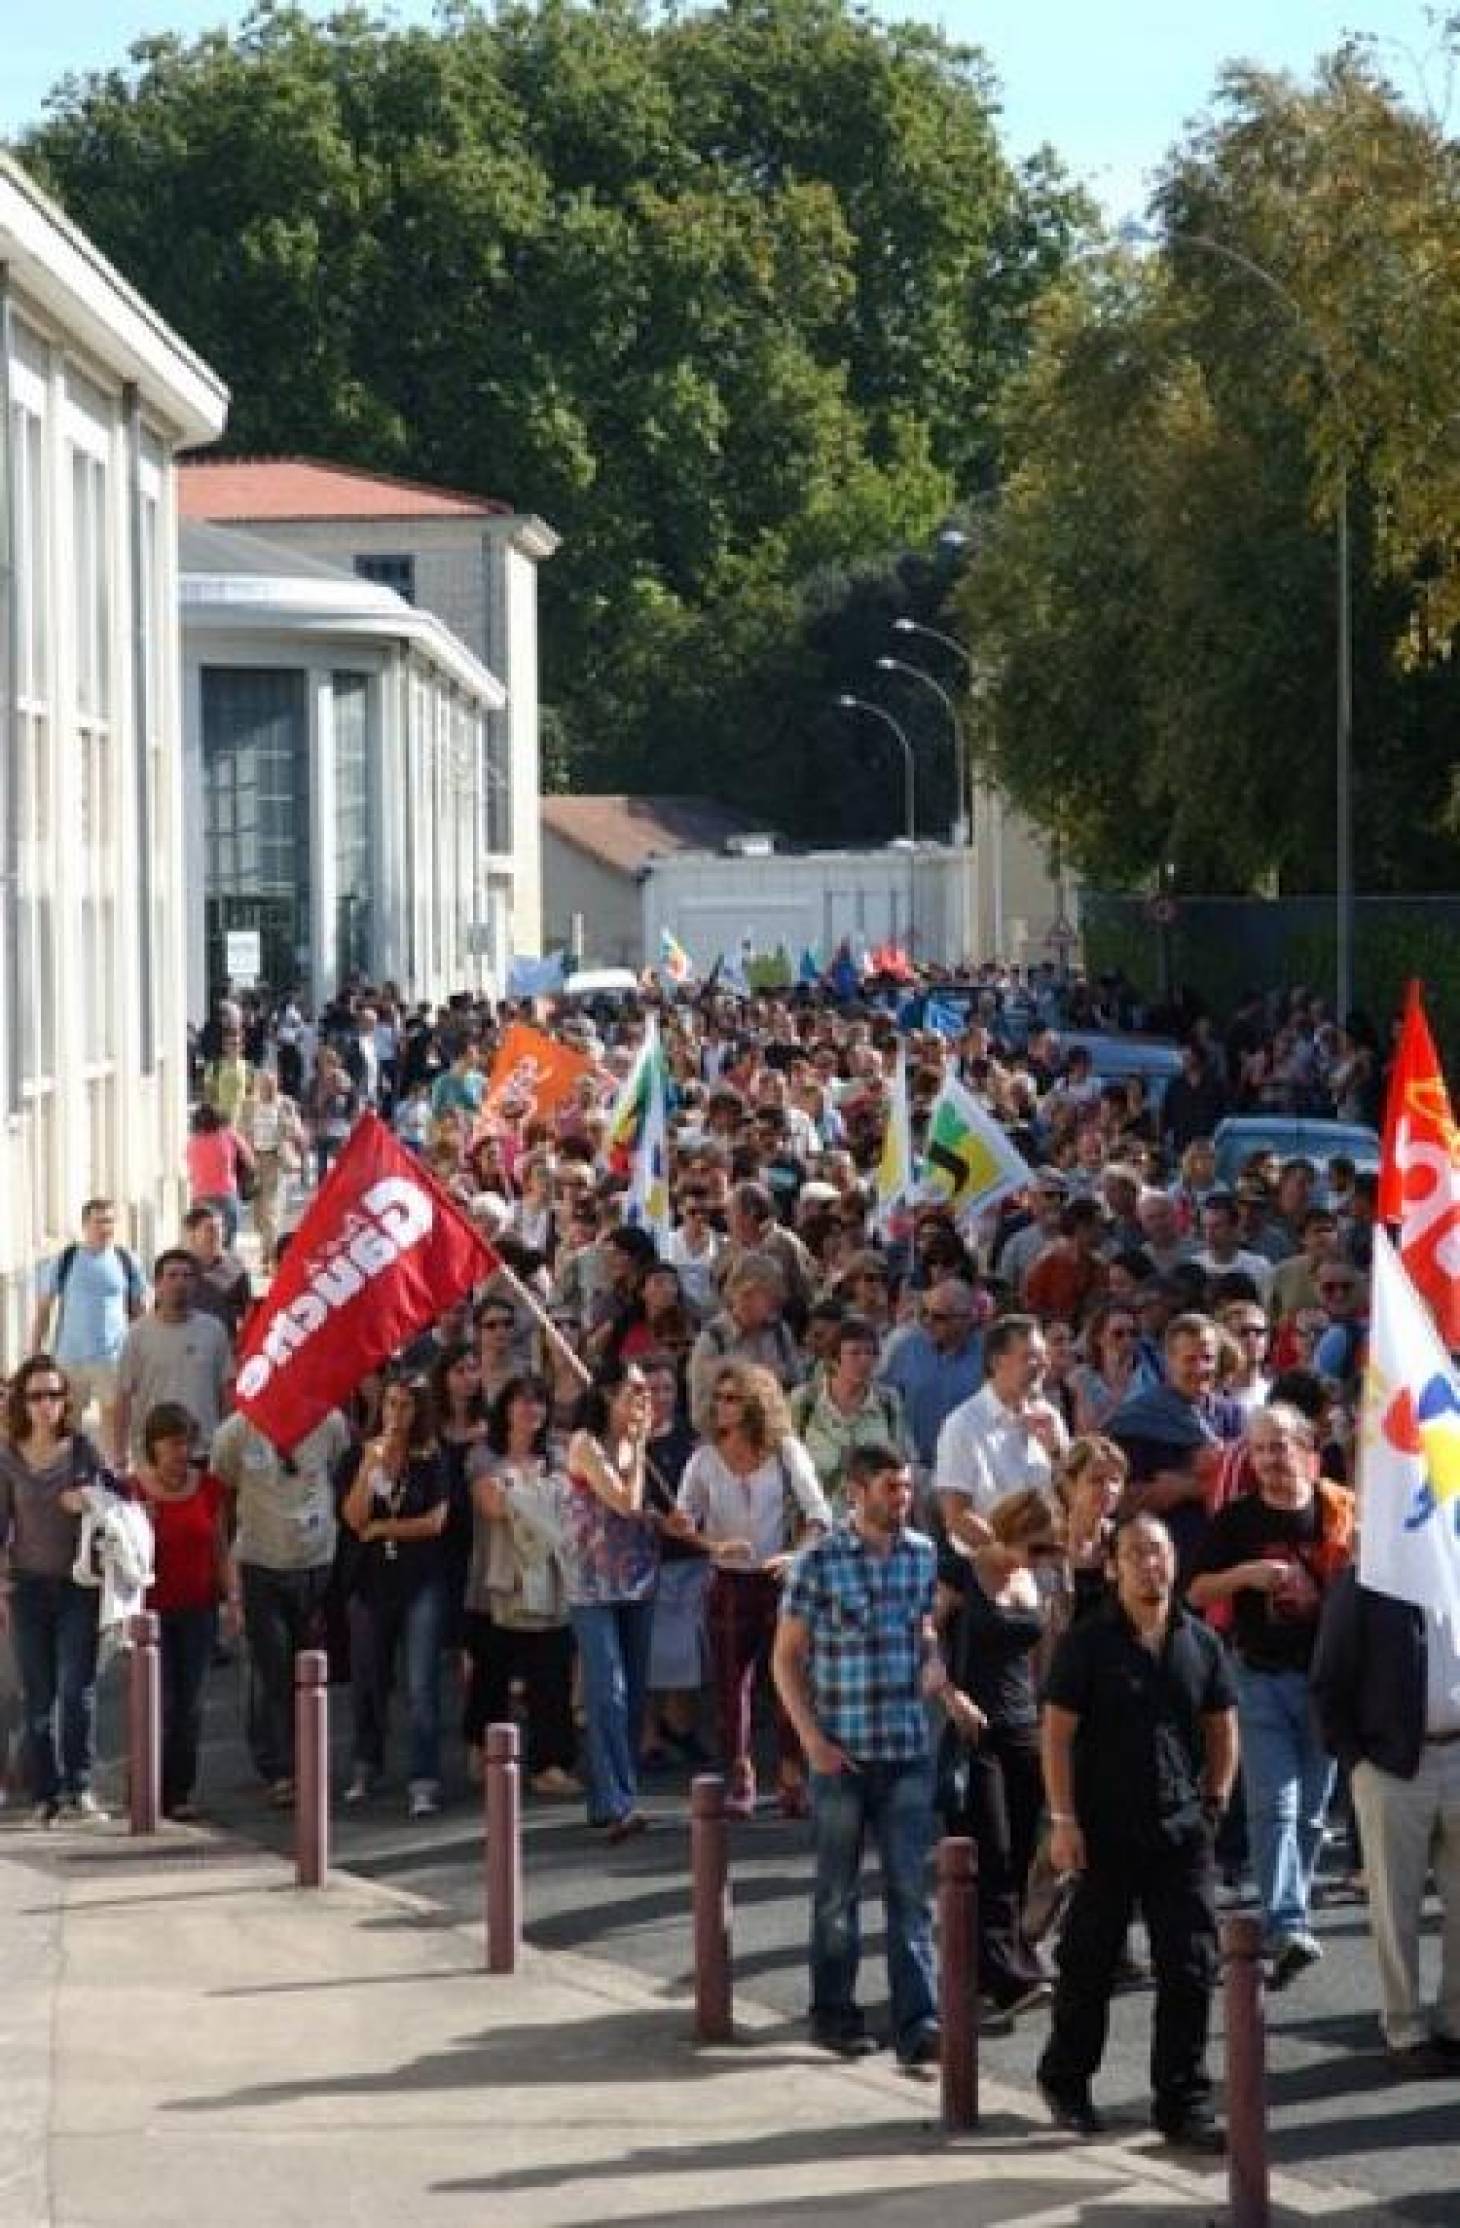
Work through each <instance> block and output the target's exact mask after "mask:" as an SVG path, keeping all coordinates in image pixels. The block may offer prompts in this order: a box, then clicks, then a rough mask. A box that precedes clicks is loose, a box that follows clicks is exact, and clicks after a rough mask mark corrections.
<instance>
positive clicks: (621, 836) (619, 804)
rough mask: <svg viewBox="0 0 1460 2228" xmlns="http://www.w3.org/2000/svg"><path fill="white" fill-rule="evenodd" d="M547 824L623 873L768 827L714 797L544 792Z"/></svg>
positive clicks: (715, 847)
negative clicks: (595, 795) (660, 859)
mask: <svg viewBox="0 0 1460 2228" xmlns="http://www.w3.org/2000/svg"><path fill="white" fill-rule="evenodd" d="M542 824H543V827H544V829H545V830H546V831H547V832H548V833H549V834H550V835H555V836H559V837H560V838H561V839H562V841H563V842H564V843H571V844H572V845H573V847H574V849H575V850H578V851H586V852H587V853H588V855H589V857H590V858H594V859H597V860H598V861H599V863H600V864H601V865H603V866H608V867H616V868H617V869H618V870H619V872H620V873H622V874H637V872H638V870H639V868H640V867H641V866H643V865H644V864H645V862H646V861H647V860H649V859H652V858H665V857H668V856H670V855H672V854H673V853H674V852H677V851H718V850H719V849H720V847H721V845H722V844H723V843H724V842H725V839H726V838H727V836H735V835H752V834H758V833H760V832H762V831H763V830H764V829H765V822H764V820H751V819H748V818H747V817H746V815H745V814H744V813H743V812H737V811H736V810H735V809H734V807H733V806H731V805H722V804H717V803H716V801H715V799H714V798H713V797H544V798H543V800H542Z"/></svg>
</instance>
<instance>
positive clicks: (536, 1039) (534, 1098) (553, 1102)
mask: <svg viewBox="0 0 1460 2228" xmlns="http://www.w3.org/2000/svg"><path fill="white" fill-rule="evenodd" d="M593 1072H594V1069H593V1062H592V1061H591V1060H590V1059H589V1058H588V1056H587V1055H586V1053H582V1052H578V1051H575V1050H574V1048H573V1046H572V1045H569V1044H559V1043H558V1042H557V1040H556V1039H555V1038H553V1037H548V1036H544V1034H543V1032H542V1030H541V1029H533V1028H530V1027H529V1026H528V1024H527V1023H526V1022H525V1021H514V1022H513V1023H512V1025H511V1027H510V1028H509V1029H508V1031H507V1034H506V1035H505V1036H504V1037H503V1039H502V1042H501V1044H500V1045H499V1046H498V1048H497V1057H496V1059H495V1060H494V1061H493V1062H492V1073H491V1078H490V1080H489V1082H488V1084H487V1095H486V1097H485V1098H484V1099H483V1101H482V1116H483V1118H485V1117H487V1116H488V1115H492V1114H496V1113H498V1112H499V1111H500V1110H501V1107H502V1104H503V1101H504V1100H506V1099H512V1100H515V1101H516V1102H517V1103H518V1104H519V1105H521V1106H525V1107H526V1108H527V1110H528V1112H529V1114H537V1115H543V1114H551V1113H552V1111H553V1109H554V1108H555V1107H558V1106H561V1105H562V1103H563V1100H564V1099H565V1098H566V1097H567V1096H568V1093H569V1092H570V1091H571V1090H572V1088H573V1086H574V1084H575V1083H576V1082H577V1081H578V1078H579V1077H580V1076H582V1075H592V1074H593Z"/></svg>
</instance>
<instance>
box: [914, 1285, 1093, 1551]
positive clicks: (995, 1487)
mask: <svg viewBox="0 0 1460 2228" xmlns="http://www.w3.org/2000/svg"><path fill="white" fill-rule="evenodd" d="M1048 1361H1049V1350H1048V1348H1047V1347H1046V1345H1045V1342H1044V1333H1043V1331H1042V1330H1041V1329H1040V1327H1039V1321H1038V1318H1037V1317H1036V1316H1033V1315H1005V1316H1001V1317H1000V1319H999V1320H998V1322H996V1323H993V1324H991V1325H990V1327H989V1329H988V1330H987V1331H986V1332H985V1333H984V1364H985V1367H986V1368H987V1370H988V1382H987V1383H986V1384H985V1385H984V1386H983V1387H982V1389H981V1390H980V1391H978V1392H976V1393H975V1394H974V1395H973V1397H972V1399H971V1400H965V1401H964V1402H963V1403H962V1405H961V1406H959V1407H957V1408H955V1409H954V1411H953V1413H952V1415H951V1416H950V1417H949V1418H948V1421H947V1422H946V1423H945V1424H944V1426H943V1428H942V1430H941V1431H940V1432H939V1434H938V1454H937V1460H936V1462H935V1463H934V1466H933V1489H934V1491H935V1493H936V1494H937V1497H938V1507H939V1510H940V1512H941V1514H942V1518H943V1522H944V1524H945V1525H946V1527H947V1530H948V1536H949V1538H950V1539H951V1540H953V1542H954V1543H955V1544H956V1545H960V1546H963V1547H965V1548H974V1547H979V1546H982V1545H983V1544H984V1542H986V1541H987V1540H988V1539H990V1538H991V1537H992V1534H991V1532H990V1529H989V1525H988V1521H987V1518H988V1512H989V1510H990V1509H991V1508H992V1507H993V1505H994V1503H995V1502H996V1501H999V1500H1002V1499H1003V1497H1004V1495H1005V1494H1006V1493H1017V1492H1020V1491H1021V1490H1022V1489H1023V1488H1025V1487H1027V1486H1033V1487H1035V1488H1036V1489H1037V1490H1038V1491H1040V1492H1042V1493H1050V1492H1052V1491H1053V1487H1054V1466H1055V1463H1056V1462H1057V1461H1058V1460H1059V1459H1060V1457H1061V1456H1062V1455H1063V1454H1064V1453H1065V1450H1066V1448H1067V1447H1068V1445H1069V1433H1068V1432H1067V1431H1066V1430H1065V1426H1064V1419H1063V1417H1062V1416H1061V1415H1060V1413H1059V1411H1058V1410H1057V1409H1056V1408H1055V1407H1053V1406H1052V1404H1051V1403H1050V1402H1049V1401H1047V1400H1046V1399H1045V1398H1044V1372H1045V1369H1046V1366H1047V1364H1048Z"/></svg>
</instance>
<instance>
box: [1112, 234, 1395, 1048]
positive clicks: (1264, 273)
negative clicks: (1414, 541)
mask: <svg viewBox="0 0 1460 2228" xmlns="http://www.w3.org/2000/svg"><path fill="white" fill-rule="evenodd" d="M1121 237H1122V238H1123V239H1124V240H1127V241H1129V242H1131V243H1132V244H1135V245H1146V246H1152V247H1163V248H1165V249H1166V251H1167V252H1168V253H1174V252H1175V250H1176V249H1177V248H1196V249H1198V250H1199V251H1200V252H1201V253H1203V254H1206V255H1215V256H1217V257H1219V258H1220V259H1221V260H1222V261H1223V262H1226V263H1231V264H1233V265H1234V266H1235V267H1236V269H1237V270H1239V271H1244V272H1245V273H1246V274H1247V276H1248V278H1251V279H1255V280H1256V281H1257V283H1258V285H1259V286H1262V287H1265V288H1266V290H1267V292H1268V293H1269V294H1271V295H1272V296H1273V298H1274V300H1276V301H1279V302H1281V303H1282V306H1283V308H1284V309H1285V310H1286V311H1287V313H1288V315H1289V316H1290V317H1291V318H1292V320H1293V322H1294V324H1295V325H1296V326H1297V328H1298V330H1299V332H1300V333H1301V334H1302V335H1303V337H1304V339H1305V340H1306V341H1307V343H1308V346H1309V347H1310V348H1311V350H1312V352H1313V356H1314V358H1315V360H1316V362H1317V363H1318V365H1319V368H1320V369H1321V371H1322V373H1323V376H1324V378H1325V379H1326V380H1327V381H1328V387H1329V392H1330V393H1331V395H1332V396H1333V405H1334V410H1335V412H1336V414H1337V418H1338V429H1339V446H1338V485H1337V489H1336V496H1335V503H1334V565H1335V570H1336V573H1337V576H1338V578H1337V594H1338V611H1337V639H1336V643H1335V648H1334V658H1335V663H1336V666H1337V672H1336V674H1335V677H1334V726H1333V790H1334V840H1333V866H1334V877H1333V878H1334V884H1335V890H1334V897H1335V904H1336V908H1337V912H1336V918H1335V921H1334V970H1333V972H1334V1004H1335V1008H1336V1018H1337V1019H1338V1021H1339V1022H1340V1023H1342V1022H1343V1021H1344V1020H1345V1018H1346V1017H1347V1014H1348V1012H1349V1008H1350V1007H1351V1005H1352V1003H1353V928H1354V853H1353V843H1354V829H1353V719H1354V651H1353V582H1352V568H1351V562H1350V554H1349V516H1348V457H1349V445H1348V413H1347V410H1346V408H1345V405H1344V393H1343V382H1342V380H1341V379H1340V378H1339V375H1338V370H1337V367H1336V366H1335V364H1334V361H1333V358H1332V356H1331V355H1330V354H1329V351H1328V349H1327V347H1326V346H1325V344H1324V341H1323V338H1322V336H1321V334H1320V333H1319V331H1318V329H1317V327H1316V326H1315V325H1314V323H1313V321H1312V319H1311V318H1310V317H1309V315H1308V312H1307V311H1306V310H1305V309H1304V307H1303V305H1302V303H1301V302H1300V301H1299V300H1298V298H1297V296H1296V295H1295V294H1293V293H1291V292H1290V291H1289V289H1288V288H1287V287H1286V286H1284V284H1283V282H1282V280H1281V279H1280V278H1277V277H1275V276H1274V274H1273V273H1272V272H1271V271H1269V270H1268V268H1267V266H1266V265H1265V264H1263V263H1259V262H1257V261H1256V259H1255V258H1254V257H1252V256H1250V255H1248V254H1247V253H1246V252H1245V250H1244V249H1242V248H1234V247H1229V246H1228V245H1227V242H1226V241H1225V240H1214V239H1212V238H1210V237H1209V235H1208V234H1206V233H1204V232H1178V233H1175V234H1172V233H1164V234H1162V233H1154V232H1150V231H1148V230H1147V229H1146V227H1145V226H1144V225H1138V224H1132V225H1124V226H1122V228H1121Z"/></svg>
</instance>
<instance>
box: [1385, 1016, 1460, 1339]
mask: <svg viewBox="0 0 1460 2228" xmlns="http://www.w3.org/2000/svg"><path fill="white" fill-rule="evenodd" d="M1379 1215H1380V1219H1381V1220H1382V1221H1384V1222H1388V1223H1392V1224H1395V1225H1397V1228H1398V1233H1399V1254H1400V1258H1401V1260H1402V1261H1403V1263H1404V1266H1405V1268H1406V1269H1407V1270H1408V1271H1409V1274H1410V1277H1411V1279H1412V1281H1413V1282H1414V1284H1415V1285H1416V1286H1417V1287H1418V1289H1419V1291H1420V1292H1421V1293H1422V1294H1423V1295H1424V1297H1425V1299H1426V1300H1428V1302H1429V1304H1430V1307H1431V1309H1432V1310H1433V1312H1434V1318H1435V1323H1436V1326H1437V1328H1438V1330H1439V1333H1440V1336H1441V1338H1443V1340H1444V1341H1445V1344H1446V1345H1447V1346H1448V1347H1450V1348H1451V1350H1452V1351H1453V1350H1455V1349H1456V1348H1460V1132H1457V1130H1456V1128H1455V1117H1454V1115H1453V1113H1452V1112H1451V1110H1450V1094H1449V1092H1448V1091H1447V1090H1446V1088H1445V1077H1444V1073H1443V1071H1442V1069H1441V1067H1440V1061H1439V1055H1438V1054H1437V1053H1436V1051H1435V1040H1434V1038H1433V1037H1432V1036H1431V1035H1430V1025H1429V1023H1428V1022H1427V1021H1426V1019H1425V1012H1424V1005H1423V1002H1422V1000H1421V997H1420V988H1419V984H1418V983H1417V982H1412V983H1411V984H1410V985H1409V990H1408V994H1407V996H1406V999H1405V1006H1404V1028H1403V1031H1402V1033H1401V1035H1400V1039H1399V1049H1398V1052H1397V1053H1396V1054H1395V1059H1394V1070H1393V1073H1392V1075H1391V1076H1390V1079H1389V1102H1388V1105H1387V1106H1386V1107H1385V1109H1384V1153H1383V1158H1382V1160H1381V1161H1380V1164H1379Z"/></svg>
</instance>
